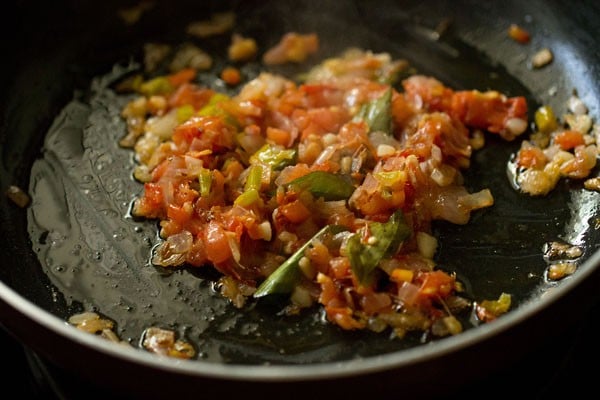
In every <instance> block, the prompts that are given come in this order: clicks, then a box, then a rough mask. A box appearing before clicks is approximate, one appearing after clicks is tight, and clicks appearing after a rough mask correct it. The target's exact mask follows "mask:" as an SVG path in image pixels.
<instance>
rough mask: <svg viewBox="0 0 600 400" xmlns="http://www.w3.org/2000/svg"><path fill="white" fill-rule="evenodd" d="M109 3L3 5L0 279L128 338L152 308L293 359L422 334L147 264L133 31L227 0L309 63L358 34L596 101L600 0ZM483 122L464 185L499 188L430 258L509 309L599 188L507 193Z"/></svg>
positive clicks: (354, 352) (258, 353)
mask: <svg viewBox="0 0 600 400" xmlns="http://www.w3.org/2000/svg"><path fill="white" fill-rule="evenodd" d="M229 3H230V4H229ZM59 4H60V6H59ZM121 4H122V2H101V3H100V2H93V5H92V2H75V1H71V2H68V1H65V2H57V3H54V2H53V3H52V4H49V3H48V4H46V3H43V4H36V5H35V6H34V7H32V6H31V5H30V4H29V2H16V4H14V5H12V6H13V7H14V10H13V11H14V12H15V15H16V16H17V17H18V18H20V19H19V21H20V22H21V24H20V28H19V33H20V34H19V35H16V36H15V35H13V36H12V37H13V38H16V39H14V40H9V41H6V42H5V43H3V44H4V45H6V46H7V49H8V51H9V52H10V54H14V55H15V57H14V58H12V59H11V62H4V63H3V65H2V71H3V73H2V76H1V78H0V79H2V83H3V86H2V87H4V88H7V89H6V90H4V91H3V92H2V93H1V94H0V96H2V97H1V101H2V103H1V104H2V110H1V112H2V132H1V136H0V148H1V152H0V157H1V158H0V166H1V168H2V176H1V184H2V190H5V189H6V188H7V187H8V185H11V184H15V185H18V186H20V187H22V188H24V189H26V190H28V191H29V193H30V194H31V195H32V204H31V206H30V207H29V208H28V209H26V210H25V209H20V208H18V207H16V206H15V205H14V204H12V203H10V202H8V201H7V200H6V199H4V198H3V199H2V209H1V212H2V214H1V215H2V230H3V236H4V237H5V241H3V243H2V247H3V253H4V254H5V261H4V267H3V268H0V279H1V280H2V282H4V283H6V284H7V285H8V286H9V287H11V288H12V289H14V290H15V291H16V292H17V293H18V294H20V295H21V296H23V297H24V298H25V299H27V300H29V301H31V302H32V303H34V304H36V305H38V306H39V307H41V308H42V309H44V310H47V311H49V312H50V313H52V314H54V315H56V316H58V317H59V318H61V319H65V318H67V317H68V316H70V315H71V314H73V313H75V312H80V311H83V310H95V311H98V312H100V313H101V314H103V315H105V316H107V317H109V318H111V319H113V320H114V321H115V322H116V324H117V333H118V334H119V336H120V337H121V338H123V339H126V340H128V341H130V342H131V343H132V344H133V345H134V346H137V345H138V341H139V340H140V337H141V334H142V332H143V330H144V329H145V328H147V327H148V326H156V325H158V326H161V327H164V328H169V329H175V330H176V331H177V332H178V333H179V334H180V335H182V336H183V337H185V338H186V339H188V340H190V341H192V342H193V343H194V344H195V345H196V346H197V348H198V350H199V358H200V359H202V360H203V361H207V362H214V363H232V364H264V363H270V364H306V363H321V362H332V361H345V360H350V359H354V358H357V357H369V356H374V355H381V354H387V353H390V352H395V351H398V350H403V349H406V348H409V347H413V346H418V345H420V339H421V338H420V337H417V336H415V337H413V336H410V337H408V338H407V339H406V340H403V341H400V340H389V338H388V337H387V336H386V335H381V334H379V335H376V334H372V333H355V332H341V331H339V330H337V329H336V328H334V327H332V326H328V325H326V324H323V322H322V319H323V316H322V315H321V314H320V312H319V311H318V310H313V311H310V312H305V313H303V314H301V315H300V316H298V317H293V318H289V317H288V318H285V317H280V316H277V315H275V314H273V309H272V308H271V307H269V306H261V305H250V306H248V307H247V308H246V309H244V310H236V309H235V308H233V307H232V306H231V305H229V304H228V302H227V301H225V300H224V299H222V298H221V297H220V295H218V294H217V293H216V292H215V291H214V288H213V283H214V282H215V279H216V275H215V274H214V273H212V272H211V271H210V270H197V269H178V270H174V271H166V270H163V269H158V268H154V267H152V266H150V265H148V259H149V255H150V251H151V249H152V246H153V244H155V243H156V241H157V237H156V223H155V222H154V221H136V220H133V219H132V218H130V217H128V210H129V206H130V204H131V201H132V199H133V197H134V196H135V195H136V194H138V193H139V192H140V190H141V185H140V184H139V183H137V182H135V181H134V180H133V179H132V177H131V167H132V154H131V152H129V151H127V150H124V149H121V148H119V147H118V145H117V141H118V139H119V138H120V137H121V136H122V135H123V134H124V132H125V126H124V124H123V122H122V121H121V120H120V119H119V117H118V115H119V111H120V108H121V107H122V106H123V104H124V102H125V101H126V98H124V97H119V96H116V95H115V94H114V92H113V91H112V90H110V87H111V84H112V83H114V82H115V81H116V80H117V79H118V78H120V77H121V76H123V75H124V74H126V73H127V72H128V71H131V70H132V69H134V68H136V65H138V64H136V63H137V62H139V61H140V60H141V58H140V57H141V49H142V46H143V44H144V43H146V42H150V41H156V42H166V43H171V44H178V43H182V42H183V41H184V40H189V39H190V38H189V37H187V36H186V35H185V26H186V24H187V23H188V22H191V21H194V20H198V19H203V18H205V17H206V16H207V15H209V14H210V13H212V12H218V11H223V10H227V9H230V7H233V8H234V9H236V13H237V15H238V22H239V24H238V25H237V26H236V28H235V30H236V31H237V32H240V33H244V34H246V35H249V36H253V37H255V38H257V40H258V42H259V44H260V47H261V49H265V48H267V47H268V46H270V45H272V44H274V43H275V42H276V41H277V40H278V39H279V37H280V36H281V35H282V34H283V33H285V32H287V31H292V30H296V31H301V32H313V31H314V32H317V33H318V34H319V36H320V40H321V49H320V51H319V53H318V55H317V57H316V58H315V59H314V60H312V62H317V61H319V60H320V59H323V58H325V57H328V56H332V55H335V54H337V53H338V52H340V51H341V50H344V49H345V48H347V47H350V46H358V47H363V48H366V49H371V50H373V51H385V52H389V53H391V54H392V55H393V56H394V57H397V58H405V59H407V60H408V61H409V62H410V64H411V65H412V66H413V67H414V68H415V69H416V70H417V71H420V72H422V73H424V74H429V75H432V76H435V77H437V78H438V79H440V80H441V81H443V82H445V83H446V84H448V85H449V86H452V87H455V88H459V89H471V88H474V89H480V90H487V89H496V90H499V91H501V92H504V93H506V94H508V95H511V96H512V95H524V96H526V97H527V98H528V100H529V104H530V108H531V110H534V109H535V107H536V106H537V105H539V104H551V105H552V106H553V107H554V108H555V109H556V110H565V107H564V103H565V101H566V99H567V98H568V97H569V95H570V94H571V93H572V91H573V90H576V91H577V92H578V94H579V95H580V97H581V98H582V99H583V100H584V101H585V102H586V104H587V105H588V107H589V108H590V112H591V113H592V115H598V111H599V109H600V107H599V98H598V97H596V93H599V92H600V70H599V69H598V65H600V64H599V62H600V60H599V59H598V58H599V54H598V53H597V52H595V53H594V52H590V50H589V49H593V48H594V47H593V44H594V39H595V37H594V35H595V34H596V32H598V28H600V24H599V23H600V20H597V19H593V18H592V16H593V15H595V16H600V12H598V9H597V6H595V5H594V4H593V3H592V2H589V3H586V4H585V6H584V7H580V8H579V9H578V8H575V7H571V6H569V5H567V4H563V3H561V2H542V1H531V2H522V1H509V2H502V3H500V2H476V1H460V2H456V1H441V2H435V3H432V2H422V1H381V2H378V3H377V7H375V6H374V4H372V3H370V2H360V1H356V2H350V1H348V2H336V1H324V2H318V3H317V2H309V1H301V2H279V1H272V2H262V1H240V2H213V3H211V2H168V3H167V2H156V4H154V7H153V8H152V9H150V10H149V11H147V12H146V13H145V14H144V15H143V16H142V18H141V19H140V21H139V22H138V23H137V24H135V25H132V26H127V25H125V24H123V23H122V21H120V20H119V19H118V18H117V17H116V12H115V10H116V9H117V8H118V7H119V5H121ZM586 10H587V11H586ZM594 13H595V14H594ZM445 21H449V22H450V24H449V27H448V29H447V30H445V31H444V33H443V34H442V35H441V36H440V37H439V38H438V37H436V36H435V33H436V28H438V27H439V26H440V24H441V23H444V22H445ZM513 22H514V23H519V24H521V25H523V26H525V27H526V28H527V29H529V30H530V31H531V32H532V33H533V40H532V42H531V43H530V44H528V45H526V46H524V45H519V44H517V43H515V42H514V41H511V40H510V39H509V38H508V37H507V35H506V29H507V27H508V25H509V24H510V23H513ZM228 40H229V36H227V37H223V36H221V37H217V38H214V39H210V40H206V41H201V42H198V43H199V44H200V45H201V46H202V47H203V48H205V49H207V50H208V51H210V52H211V53H212V54H215V55H216V56H217V61H216V63H215V66H214V68H213V69H212V70H211V71H210V73H207V74H205V75H203V76H202V78H201V79H202V80H203V82H204V83H206V84H208V85H213V86H214V85H215V80H214V77H215V76H216V73H217V72H218V71H219V70H220V68H221V67H222V66H223V65H225V55H226V54H225V49H226V45H227V43H228ZM542 47H549V48H551V49H552V50H553V52H554V55H555V60H554V62H553V63H552V64H551V65H550V66H548V67H546V68H544V69H541V70H533V69H532V68H531V66H530V65H529V61H528V60H529V57H530V56H531V55H532V54H533V53H534V52H535V51H536V50H537V49H539V48H542ZM245 68H246V69H244V70H243V71H244V72H245V73H246V74H248V76H252V74H255V73H256V72H257V71H258V65H249V66H247V67H245ZM301 70H304V67H302V68H299V67H286V68H280V69H279V70H277V72H282V73H285V74H292V75H293V74H295V73H297V72H300V71H301ZM92 82H93V84H92ZM218 88H220V87H218ZM487 138H488V142H487V146H486V147H485V148H484V149H483V150H481V151H478V152H477V153H476V154H475V156H474V157H473V163H472V168H471V169H470V170H469V171H468V172H467V173H466V181H467V187H468V189H470V190H471V191H475V190H479V189H482V188H485V187H489V188H491V190H492V192H493V194H494V197H495V205H494V207H492V208H490V209H487V210H483V211H481V212H477V213H476V214H474V215H473V218H472V221H471V222H470V223H469V224H468V225H466V226H455V225H451V224H443V223H440V224H437V225H436V229H435V230H436V234H437V236H439V237H440V243H441V247H440V249H439V253H438V255H437V260H438V263H439V266H440V267H441V268H444V269H446V270H448V271H456V273H457V275H458V277H459V279H460V280H461V281H463V282H464V283H465V286H466V289H467V294H468V295H469V296H470V297H472V298H473V299H481V298H497V297H498V295H499V294H500V293H501V292H507V293H511V294H512V295H513V299H514V301H515V307H514V308H515V309H516V310H515V311H513V312H517V310H518V308H519V307H520V306H521V305H523V304H526V303H528V302H530V301H542V300H541V297H540V296H541V294H542V293H544V292H546V291H547V290H550V289H560V285H559V284H556V283H548V282H546V280H545V277H544V271H545V268H546V266H547V264H546V262H545V261H544V259H543V257H542V247H543V245H544V243H546V242H548V241H552V240H564V241H567V242H571V243H573V244H578V245H581V246H582V247H583V249H584V255H583V256H582V261H583V260H587V259H589V258H590V257H591V256H592V254H593V253H594V252H595V251H596V250H597V247H598V243H599V240H598V239H599V237H598V230H597V228H596V223H597V222H596V221H597V219H598V217H599V214H600V213H599V211H598V205H599V204H600V197H599V196H598V193H593V192H588V191H584V190H583V189H582V188H581V185H580V184H579V183H576V182H568V181H564V182H562V183H561V184H560V185H559V187H558V188H557V189H556V191H554V192H553V193H552V194H551V195H549V196H547V197H544V198H535V199H534V198H529V197H526V196H524V195H522V194H519V193H518V192H516V191H515V190H514V189H513V188H512V186H511V185H510V182H509V179H508V177H507V174H506V162H507V160H508V159H509V158H510V155H511V154H512V153H513V152H514V151H515V150H516V149H517V148H518V145H519V144H518V141H515V142H512V143H507V142H504V141H502V140H499V139H498V138H495V137H491V136H488V137H487ZM42 149H44V150H42ZM582 268H590V269H591V268H595V265H590V264H589V263H588V264H586V265H584V266H583V267H582ZM466 318H467V319H468V316H467V317H466ZM466 322H467V327H469V326H470V325H469V322H468V320H467V321H466Z"/></svg>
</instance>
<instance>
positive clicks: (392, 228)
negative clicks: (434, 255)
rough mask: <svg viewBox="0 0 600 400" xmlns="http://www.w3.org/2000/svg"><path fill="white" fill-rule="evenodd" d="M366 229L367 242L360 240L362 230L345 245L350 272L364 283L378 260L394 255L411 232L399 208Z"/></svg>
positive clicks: (377, 263)
mask: <svg viewBox="0 0 600 400" xmlns="http://www.w3.org/2000/svg"><path fill="white" fill-rule="evenodd" d="M368 229H369V231H370V235H369V237H370V240H369V241H368V242H367V243H363V241H362V240H361V237H362V236H363V235H362V232H357V233H354V234H353V235H352V236H351V237H350V238H349V239H348V242H347V245H346V251H347V254H348V258H349V260H350V266H351V268H352V272H354V275H356V277H357V278H358V280H359V281H360V282H361V283H365V284H366V283H369V281H370V279H371V276H372V272H373V271H374V270H375V268H377V266H378V265H379V262H380V261H381V260H382V259H384V258H386V257H390V256H392V255H394V253H395V252H396V250H397V249H398V246H400V243H402V242H403V241H404V240H406V239H407V238H408V237H409V236H410V234H411V230H410V228H409V226H408V225H407V224H406V221H405V220H404V215H403V214H402V211H400V210H398V211H396V212H395V213H394V214H392V216H391V217H390V219H389V220H388V221H387V222H385V223H381V222H373V223H371V224H370V225H369V228H368Z"/></svg>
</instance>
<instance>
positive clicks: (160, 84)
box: [140, 76, 173, 96]
mask: <svg viewBox="0 0 600 400" xmlns="http://www.w3.org/2000/svg"><path fill="white" fill-rule="evenodd" d="M172 91H173V85H171V83H169V80H168V79H167V78H165V77H164V76H159V77H157V78H154V79H150V80H149V81H146V82H144V83H142V84H141V85H140V92H141V93H142V94H144V95H146V96H154V95H157V94H167V93H170V92H172Z"/></svg>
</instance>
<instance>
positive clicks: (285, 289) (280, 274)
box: [253, 225, 346, 298]
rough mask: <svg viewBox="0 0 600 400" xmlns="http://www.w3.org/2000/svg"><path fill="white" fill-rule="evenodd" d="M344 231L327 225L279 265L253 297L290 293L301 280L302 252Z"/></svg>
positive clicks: (339, 227)
mask: <svg viewBox="0 0 600 400" xmlns="http://www.w3.org/2000/svg"><path fill="white" fill-rule="evenodd" d="M344 230H346V228H345V227H343V226H339V225H328V226H326V227H324V228H323V229H321V230H320V231H319V232H317V233H316V234H315V235H314V236H313V237H312V238H311V239H310V240H309V241H307V242H306V243H305V244H304V245H303V246H302V247H300V248H299V249H298V250H297V251H296V252H295V253H294V254H292V256H291V257H290V258H288V259H287V260H286V261H285V262H284V263H283V264H281V265H280V266H279V267H278V268H277V269H276V270H275V272H273V273H272V274H271V275H269V276H268V277H267V279H265V281H264V282H263V283H262V284H261V285H260V286H259V287H258V289H256V292H254V295H253V297H255V298H258V297H263V296H267V295H270V294H276V293H278V294H285V293H291V292H292V290H294V287H295V286H296V285H297V284H298V282H299V281H300V278H302V271H300V266H299V265H298V263H299V262H300V259H301V258H302V257H304V252H305V251H306V249H308V247H309V246H310V245H311V244H312V243H313V241H314V240H316V239H321V238H322V237H323V236H325V235H328V234H336V233H339V232H342V231H344Z"/></svg>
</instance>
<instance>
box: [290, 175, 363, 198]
mask: <svg viewBox="0 0 600 400" xmlns="http://www.w3.org/2000/svg"><path fill="white" fill-rule="evenodd" d="M288 186H289V187H290V188H291V189H293V190H297V191H304V190H308V191H309V192H310V193H312V195H313V196H315V197H322V198H324V199H325V200H327V201H329V200H346V199H348V198H349V197H350V196H351V195H352V193H353V192H354V186H353V185H352V183H350V181H349V180H347V179H346V178H344V177H343V176H341V175H336V174H333V173H331V172H325V171H313V172H310V173H308V174H306V175H304V176H301V177H300V178H296V179H294V180H293V181H291V182H290V183H289V185H288Z"/></svg>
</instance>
